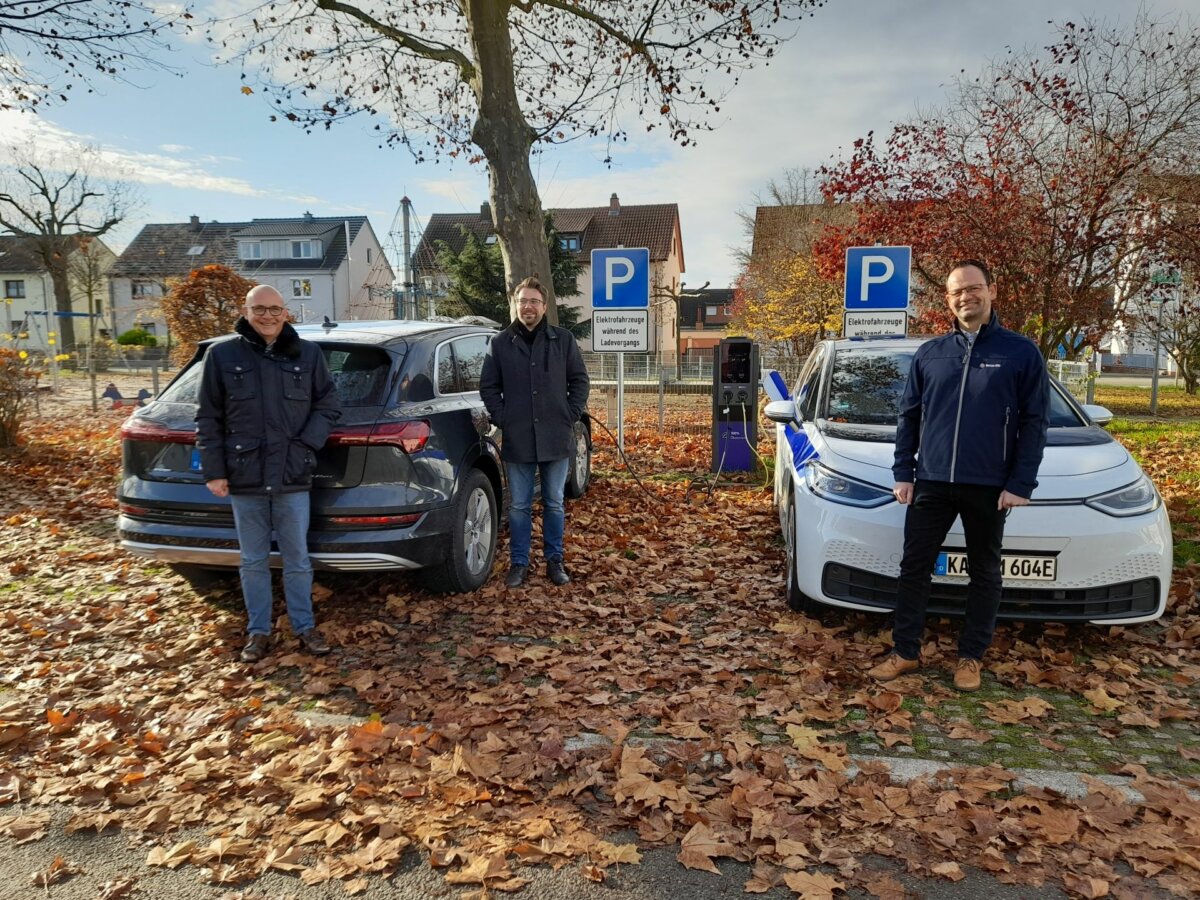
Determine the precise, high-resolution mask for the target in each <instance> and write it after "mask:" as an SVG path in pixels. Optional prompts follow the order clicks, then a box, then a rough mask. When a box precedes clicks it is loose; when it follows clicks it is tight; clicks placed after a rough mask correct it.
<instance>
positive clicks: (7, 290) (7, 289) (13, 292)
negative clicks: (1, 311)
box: [4, 281, 25, 300]
mask: <svg viewBox="0 0 1200 900" xmlns="http://www.w3.org/2000/svg"><path fill="white" fill-rule="evenodd" d="M4 296H5V297H7V298H8V299H9V300H20V299H21V298H22V297H24V296H25V282H24V281H6V282H4Z"/></svg>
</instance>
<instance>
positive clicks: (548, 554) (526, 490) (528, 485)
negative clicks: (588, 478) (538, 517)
mask: <svg viewBox="0 0 1200 900" xmlns="http://www.w3.org/2000/svg"><path fill="white" fill-rule="evenodd" d="M513 298H514V300H515V301H516V304H517V318H516V319H515V320H514V321H513V323H512V325H510V326H509V327H508V328H506V329H505V330H504V331H502V332H500V333H499V334H498V335H496V336H495V337H494V338H492V341H491V344H490V345H489V347H488V352H487V356H485V357H484V360H483V371H482V373H481V374H480V377H479V396H480V398H481V399H482V400H483V403H484V405H485V406H486V407H487V411H488V414H489V415H490V416H491V417H492V422H493V423H495V424H496V425H497V426H498V427H499V428H500V430H501V431H502V432H503V442H502V444H501V447H500V457H501V459H503V460H504V469H505V473H506V474H507V476H508V492H509V498H510V502H509V507H508V529H509V540H510V547H509V555H510V559H509V570H508V576H507V578H506V579H505V584H506V585H508V587H520V586H521V584H522V583H524V581H525V578H526V576H527V575H528V574H529V549H530V548H529V545H530V542H531V540H532V536H533V519H532V516H531V510H532V508H533V482H534V478H535V476H536V475H537V474H538V473H539V471H540V473H541V476H542V544H543V555H544V556H545V558H546V575H547V576H548V577H549V579H550V580H551V581H553V582H554V583H555V584H558V585H562V584H566V583H567V582H569V581H570V580H571V578H570V576H569V575H568V574H567V570H566V567H565V566H564V564H563V529H564V524H565V523H564V520H565V515H564V510H563V494H564V492H565V490H566V485H567V470H568V467H569V466H570V463H571V457H572V455H573V453H574V449H575V423H576V422H578V421H579V419H580V417H581V416H582V415H583V412H584V410H585V409H586V408H587V398H588V388H589V384H590V382H589V381H588V374H587V369H585V368H584V365H583V357H582V356H581V355H580V353H579V346H578V345H577V344H576V343H575V338H574V336H573V335H572V334H571V332H569V331H567V329H565V328H558V327H557V326H554V325H551V324H550V323H548V322H547V321H546V291H545V289H544V288H543V287H542V284H541V282H539V281H538V280H537V278H536V277H530V278H526V279H525V280H524V281H522V282H521V283H520V284H518V285H517V287H516V289H515V290H514V291H513Z"/></svg>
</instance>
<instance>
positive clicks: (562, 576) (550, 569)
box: [546, 559, 571, 585]
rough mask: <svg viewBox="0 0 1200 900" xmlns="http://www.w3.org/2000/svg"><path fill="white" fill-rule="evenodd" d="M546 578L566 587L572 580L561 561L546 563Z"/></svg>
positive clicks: (554, 560)
mask: <svg viewBox="0 0 1200 900" xmlns="http://www.w3.org/2000/svg"><path fill="white" fill-rule="evenodd" d="M546 577H547V578H549V579H550V580H551V581H553V582H554V583H555V584H557V585H564V584H566V583H567V582H569V581H570V580H571V576H570V575H568V574H567V570H566V569H564V568H563V561H562V560H561V559H552V560H549V561H548V562H547V563H546Z"/></svg>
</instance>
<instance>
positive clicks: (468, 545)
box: [463, 487, 496, 575]
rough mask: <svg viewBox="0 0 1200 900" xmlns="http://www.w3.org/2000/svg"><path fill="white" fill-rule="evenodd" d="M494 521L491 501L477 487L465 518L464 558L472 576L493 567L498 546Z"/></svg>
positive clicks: (468, 501) (471, 494)
mask: <svg viewBox="0 0 1200 900" xmlns="http://www.w3.org/2000/svg"><path fill="white" fill-rule="evenodd" d="M492 519H493V511H492V502H491V499H490V498H489V497H488V495H487V493H486V492H485V491H484V489H483V488H482V487H476V488H475V489H474V490H473V491H471V493H470V495H469V496H468V497H467V514H466V516H465V517H464V518H463V557H464V560H465V562H466V564H467V569H468V571H470V573H471V574H472V575H478V574H479V573H480V572H483V571H485V570H486V569H487V568H488V566H490V565H491V561H492V549H493V548H494V547H495V544H496V531H495V527H494V524H493V521H492Z"/></svg>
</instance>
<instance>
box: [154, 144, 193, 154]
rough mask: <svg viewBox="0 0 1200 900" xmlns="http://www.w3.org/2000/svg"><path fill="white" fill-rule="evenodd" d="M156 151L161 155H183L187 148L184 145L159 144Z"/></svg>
mask: <svg viewBox="0 0 1200 900" xmlns="http://www.w3.org/2000/svg"><path fill="white" fill-rule="evenodd" d="M158 149H159V150H161V151H162V152H163V153H184V152H186V151H187V150H188V149H189V148H188V147H187V146H186V145H185V144H159V145H158Z"/></svg>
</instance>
